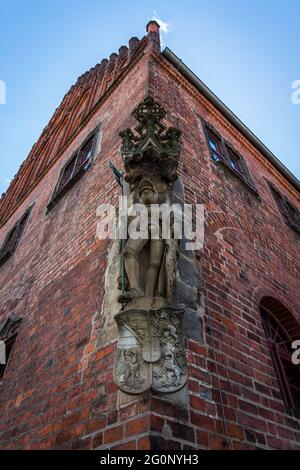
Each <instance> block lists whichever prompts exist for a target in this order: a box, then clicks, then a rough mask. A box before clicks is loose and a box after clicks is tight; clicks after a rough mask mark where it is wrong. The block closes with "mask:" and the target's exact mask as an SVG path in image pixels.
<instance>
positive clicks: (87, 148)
mask: <svg viewBox="0 0 300 470" xmlns="http://www.w3.org/2000/svg"><path fill="white" fill-rule="evenodd" d="M93 142H94V139H93V137H91V138H90V139H89V140H88V142H86V144H85V145H84V146H83V147H82V149H81V150H80V153H79V160H78V164H77V165H78V168H84V169H86V168H87V166H88V165H89V163H90V161H91V158H92V153H93Z"/></svg>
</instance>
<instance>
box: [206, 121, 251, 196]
mask: <svg viewBox="0 0 300 470" xmlns="http://www.w3.org/2000/svg"><path fill="white" fill-rule="evenodd" d="M204 129H205V133H206V138H207V143H208V147H209V150H210V154H211V157H212V159H213V161H214V162H216V163H221V164H223V165H224V166H225V167H226V168H228V169H229V170H231V172H232V173H234V174H235V175H237V176H238V177H239V178H240V179H241V180H242V181H243V182H244V183H246V185H247V186H248V187H250V189H252V191H254V192H255V193H256V195H258V193H257V190H256V188H255V185H254V183H253V180H252V178H251V175H250V172H249V170H248V168H247V165H246V163H245V161H244V159H243V157H242V156H241V155H239V153H238V152H237V151H236V150H235V149H234V148H233V147H232V146H231V144H229V143H226V142H225V141H224V139H223V138H222V137H221V136H220V135H219V134H218V133H217V131H215V130H214V129H213V128H212V126H211V125H210V124H207V123H204Z"/></svg>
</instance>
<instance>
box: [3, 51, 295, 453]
mask: <svg viewBox="0 0 300 470" xmlns="http://www.w3.org/2000/svg"><path fill="white" fill-rule="evenodd" d="M148 52H149V51H148ZM148 60H149V58H148V53H146V54H145V55H144V57H142V58H141V59H140V60H139V62H138V63H137V64H136V65H135V66H134V68H132V69H131V70H129V71H128V74H127V75H126V76H125V77H124V79H123V80H122V81H121V83H120V84H119V85H118V87H117V88H116V89H115V90H114V91H113V93H112V94H111V95H110V96H108V97H107V99H106V100H104V101H103V104H102V105H101V107H100V108H99V110H98V111H97V112H96V113H95V114H94V115H93V116H92V117H91V118H90V120H89V121H88V123H87V124H86V126H85V127H84V129H83V130H82V131H81V132H80V133H79V134H78V135H77V136H76V138H75V140H73V141H72V142H71V143H70V145H69V147H68V148H67V149H66V150H65V152H64V153H63V155H62V156H61V158H60V159H59V160H58V161H57V162H56V163H55V165H54V166H53V167H52V168H51V169H50V170H49V172H48V173H47V174H46V175H45V176H44V178H43V179H42V180H41V182H40V183H39V185H38V186H37V187H36V188H35V189H34V190H33V191H32V192H31V193H30V194H29V195H28V196H27V198H26V200H25V201H24V202H23V204H22V206H20V207H19V208H18V209H17V211H16V212H15V213H14V214H13V216H12V217H11V218H10V219H9V221H8V222H7V223H6V225H5V226H4V227H2V228H1V230H0V244H1V243H2V242H3V240H4V238H5V235H6V234H7V232H8V230H9V229H10V228H11V227H12V226H13V225H14V223H15V222H16V221H17V220H18V218H19V217H20V216H21V215H22V214H23V212H24V211H25V209H26V208H27V207H28V206H29V205H30V204H32V203H33V202H34V203H35V205H34V207H33V210H32V212H31V215H30V219H29V221H28V223H27V226H26V229H25V232H24V235H23V237H22V240H21V243H20V244H19V246H18V248H17V250H16V252H15V253H14V255H13V257H11V258H10V259H9V260H8V261H7V262H6V263H5V264H4V265H3V266H2V267H1V268H0V286H1V294H0V295H1V305H0V322H2V321H5V320H6V318H8V316H9V315H11V314H13V313H15V314H20V315H21V316H22V317H23V320H22V325H21V329H20V333H19V335H18V337H17V341H16V344H15V348H14V350H13V353H12V356H11V359H10V363H9V366H8V368H7V373H6V376H5V380H4V381H3V383H2V384H1V385H0V400H1V410H2V414H1V424H0V447H1V448H2V449H7V448H14V449H17V448H22V449H23V448H26V449H28V448H34V449H37V448H44V449H45V448H52V449H53V448H63V449H71V448H75V449H89V448H96V447H102V448H103V447H111V448H118V449H135V448H140V449H149V448H154V449H155V448H165V449H166V448H168V449H180V448H184V449H187V448H193V447H196V448H209V449H221V448H232V449H239V448H244V449H245V448H246V449H247V448H249V449H253V448H256V447H263V448H264V447H267V448H285V449H286V448H297V443H299V439H300V422H299V420H296V419H293V418H291V417H290V416H289V415H287V414H286V413H285V409H284V405H283V402H282V400H281V397H280V392H279V387H278V383H277V380H276V376H275V373H274V370H273V367H272V364H271V359H270V355H269V351H268V348H267V344H266V340H265V336H264V333H263V330H262V325H261V321H260V315H259V302H260V300H261V298H262V297H263V296H265V295H271V296H273V297H275V298H277V299H279V300H281V301H282V303H283V304H284V305H285V306H287V307H288V308H289V309H290V311H291V312H292V313H293V314H294V315H296V316H297V311H298V312H299V303H300V297H299V289H298V286H299V273H298V274H297V273H296V270H297V264H296V260H297V259H298V260H299V254H298V251H297V243H298V241H299V239H297V235H296V234H294V233H293V232H292V231H291V230H290V229H289V228H288V227H287V226H286V225H285V224H284V222H283V221H282V219H281V216H280V214H279V213H278V210H277V207H276V205H275V202H274V200H273V198H272V196H271V194H270V191H269V189H268V187H267V184H266V181H265V178H267V179H269V180H271V181H274V182H276V185H277V186H278V187H279V188H280V189H281V190H282V192H283V193H285V194H286V195H288V196H289V198H290V199H291V201H292V202H294V203H295V204H298V202H299V200H297V197H298V196H297V195H296V194H295V191H294V190H293V188H292V187H291V186H290V185H289V184H288V183H287V182H286V181H285V180H284V179H283V177H282V176H281V175H280V174H279V173H278V172H277V171H276V170H275V169H274V168H272V167H271V165H270V164H269V163H268V162H266V161H265V160H264V158H263V157H262V156H261V155H259V154H258V152H257V151H256V150H255V149H253V148H252V147H251V145H250V144H249V143H247V142H246V140H245V139H244V138H242V137H241V136H240V135H239V134H238V132H236V131H235V130H234V129H233V128H232V126H231V125H230V124H229V123H228V122H226V121H225V120H224V119H223V118H222V116H221V115H220V114H219V113H218V112H217V111H216V110H214V109H213V107H212V106H211V105H210V104H209V103H207V101H206V100H205V99H204V98H203V97H201V96H200V95H199V93H198V92H197V91H196V90H195V89H194V88H193V87H192V86H191V85H189V84H188V83H187V82H186V81H185V79H183V78H182V77H181V76H180V74H179V73H178V72H176V71H175V70H174V68H173V67H171V66H170V65H169V64H168V63H167V62H166V60H165V59H163V58H162V57H161V56H160V55H158V54H154V55H153V57H152V58H151V62H150V77H149V68H148ZM149 78H150V82H149ZM149 85H150V93H151V94H152V95H153V96H154V97H155V98H156V99H157V100H158V101H159V102H160V103H161V104H162V105H163V106H164V108H165V109H166V110H167V111H168V115H167V119H168V121H169V124H170V123H173V124H174V125H176V126H178V125H179V126H180V128H181V131H182V137H183V150H182V156H181V161H180V179H181V182H182V184H183V186H184V194H185V201H186V202H188V203H205V204H206V208H207V224H206V232H205V246H204V249H203V250H202V251H200V252H197V253H195V255H194V264H195V266H196V267H197V268H199V270H200V271H201V273H202V274H201V277H202V283H203V287H202V289H201V291H199V298H200V303H201V306H202V307H203V308H204V344H200V343H199V342H197V341H194V340H192V339H190V338H186V345H187V356H188V362H189V373H190V379H189V384H188V392H189V393H188V400H187V402H186V403H184V401H183V402H182V404H180V403H179V402H175V401H174V400H172V397H171V396H170V397H161V396H157V395H155V394H154V395H150V394H146V395H145V396H142V397H137V398H134V399H133V400H132V401H131V402H130V403H128V405H127V406H126V405H125V404H123V405H122V406H119V397H118V392H117V389H116V386H115V385H114V383H113V379H112V367H113V360H114V347H115V344H114V341H113V342H111V343H108V344H105V345H101V346H99V344H101V341H100V343H99V338H100V339H101V337H102V335H103V334H104V332H103V330H102V320H103V319H102V317H101V308H102V302H103V293H104V276H105V271H106V268H107V253H108V244H107V243H106V242H104V241H97V240H96V224H97V219H96V208H97V207H98V205H99V203H102V202H106V203H109V202H114V201H116V197H117V194H118V188H117V187H116V185H115V183H114V181H113V177H112V175H111V172H110V170H109V167H108V161H109V160H113V161H114V163H115V164H116V165H117V166H120V165H121V163H120V162H121V160H120V153H119V149H120V143H121V142H120V138H119V135H118V134H119V131H120V130H123V129H124V128H126V127H128V126H132V125H135V122H134V120H133V118H132V117H130V113H131V111H132V110H133V109H134V107H135V106H136V105H137V104H138V103H139V102H140V101H141V100H142V99H143V98H144V96H145V95H146V94H148V92H149ZM196 113H198V114H199V115H200V116H201V117H204V118H205V119H206V120H207V121H209V122H211V123H212V124H213V125H214V126H215V127H216V128H217V129H218V131H219V132H220V133H221V134H222V135H223V136H224V137H226V138H227V139H228V140H230V141H231V142H232V143H233V145H234V146H235V147H236V148H237V149H238V150H239V151H240V153H241V154H242V155H243V156H244V158H245V159H246V161H247V165H248V167H249V169H250V172H251V174H252V176H253V179H254V182H255V184H256V187H257V189H258V192H259V194H260V196H261V200H260V201H259V200H258V199H257V198H256V197H255V195H253V194H252V193H250V192H249V190H248V189H247V188H246V187H244V185H243V183H242V182H240V181H239V180H238V179H237V178H235V177H234V176H232V175H231V174H229V173H227V172H226V171H225V170H224V169H223V168H222V167H220V166H217V165H215V164H214V163H213V162H212V161H211V159H210V156H209V152H208V149H207V144H206V141H205V137H204V133H203V129H202V127H201V124H200V121H199V119H198V118H197V115H196ZM99 123H100V125H101V128H100V137H99V141H98V146H97V149H96V155H95V159H94V162H93V164H92V166H91V168H90V170H89V171H88V172H86V174H85V175H84V176H83V178H81V179H80V180H79V181H78V182H77V184H76V185H75V186H74V187H73V188H72V189H71V190H70V191H69V192H68V193H67V194H66V195H65V196H64V198H63V199H61V201H60V202H59V203H58V204H57V206H56V207H54V208H53V209H52V210H51V211H50V212H49V213H48V214H46V206H47V203H48V202H49V199H50V196H51V193H52V191H53V189H54V186H55V183H56V181H57V178H58V175H59V173H60V170H61V168H62V166H63V164H64V163H65V162H66V161H67V159H68V158H69V157H70V155H71V154H72V151H73V150H75V149H76V148H78V146H79V145H80V144H81V142H82V141H83V140H84V138H85V136H86V135H88V134H89V133H90V132H91V131H92V130H93V129H94V128H95V127H96V126H97V125H98V124H99ZM298 264H299V263H298ZM298 446H299V444H298ZM299 448H300V446H299Z"/></svg>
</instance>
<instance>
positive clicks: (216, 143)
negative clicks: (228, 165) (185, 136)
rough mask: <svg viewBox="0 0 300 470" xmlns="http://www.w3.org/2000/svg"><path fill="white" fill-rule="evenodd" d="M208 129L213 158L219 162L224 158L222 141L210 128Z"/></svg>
mask: <svg viewBox="0 0 300 470" xmlns="http://www.w3.org/2000/svg"><path fill="white" fill-rule="evenodd" d="M206 131H207V140H208V145H209V149H210V154H211V156H212V158H213V160H214V161H216V162H218V161H220V160H222V159H223V158H224V157H223V149H222V141H221V139H219V137H217V135H216V134H215V133H214V132H212V131H211V130H210V129H206Z"/></svg>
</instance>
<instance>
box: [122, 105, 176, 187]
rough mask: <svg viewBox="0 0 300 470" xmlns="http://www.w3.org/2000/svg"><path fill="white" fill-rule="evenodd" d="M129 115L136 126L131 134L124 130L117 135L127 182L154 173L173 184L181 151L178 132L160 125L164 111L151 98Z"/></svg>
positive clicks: (133, 181)
mask: <svg viewBox="0 0 300 470" xmlns="http://www.w3.org/2000/svg"><path fill="white" fill-rule="evenodd" d="M132 114H133V116H134V117H135V118H136V120H137V121H138V123H139V124H138V126H137V127H136V128H135V129H134V132H133V131H132V130H131V129H126V130H125V131H123V132H121V133H120V136H121V137H122V139H123V145H122V149H121V151H122V154H123V159H124V166H125V170H126V177H125V179H126V181H127V182H128V183H131V184H134V183H135V182H136V181H137V180H138V179H139V178H141V177H142V176H144V175H147V174H149V173H150V174H153V173H156V174H157V175H160V176H161V178H162V180H164V181H166V182H169V183H171V182H173V181H175V180H176V179H177V166H178V160H179V155H180V150H181V143H180V130H179V129H176V128H174V127H170V128H168V129H166V127H165V126H164V125H163V124H162V122H161V121H162V119H163V118H164V117H165V115H166V112H165V110H164V109H163V107H162V106H161V105H160V104H159V103H157V102H156V101H154V99H153V98H152V97H151V96H147V97H146V98H145V99H144V100H143V101H142V103H141V104H139V106H138V107H137V108H136V109H135V110H134V111H133V113H132Z"/></svg>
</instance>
